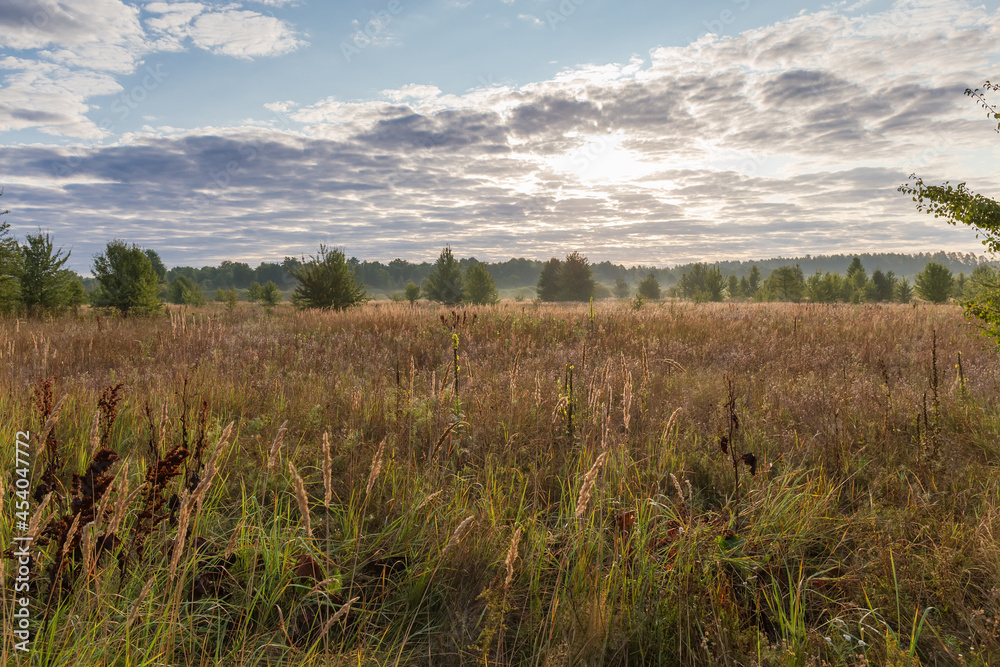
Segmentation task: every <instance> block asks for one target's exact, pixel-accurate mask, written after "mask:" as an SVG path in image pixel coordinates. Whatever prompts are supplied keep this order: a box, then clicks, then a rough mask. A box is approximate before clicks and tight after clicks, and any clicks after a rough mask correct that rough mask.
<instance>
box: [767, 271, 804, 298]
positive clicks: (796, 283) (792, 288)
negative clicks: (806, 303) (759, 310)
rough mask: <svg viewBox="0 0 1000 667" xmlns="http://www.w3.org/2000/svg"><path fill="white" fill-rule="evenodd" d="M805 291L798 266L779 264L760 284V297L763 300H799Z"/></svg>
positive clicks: (802, 277)
mask: <svg viewBox="0 0 1000 667" xmlns="http://www.w3.org/2000/svg"><path fill="white" fill-rule="evenodd" d="M805 291H806V281H805V277H804V276H803V275H802V269H801V268H800V267H798V266H795V267H792V266H779V267H778V268H776V269H775V270H774V271H771V273H770V275H768V276H767V280H765V281H764V282H763V284H761V286H760V297H761V298H762V299H763V300H764V301H792V302H799V301H801V300H802V297H803V296H805Z"/></svg>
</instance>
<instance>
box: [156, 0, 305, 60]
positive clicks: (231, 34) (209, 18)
mask: <svg viewBox="0 0 1000 667" xmlns="http://www.w3.org/2000/svg"><path fill="white" fill-rule="evenodd" d="M145 9H146V11H147V12H149V13H152V14H158V16H156V17H153V18H149V19H147V20H146V25H147V27H149V28H150V29H151V31H152V32H153V34H154V35H156V36H157V37H158V38H159V41H158V42H157V45H158V47H159V48H160V49H161V50H179V49H182V48H183V44H184V42H185V40H186V39H190V40H191V42H192V43H193V44H194V45H195V46H197V47H199V48H202V49H205V50H206V51H210V52H212V53H215V54H219V55H226V56H231V57H234V58H242V59H251V58H259V57H267V56H279V55H283V54H285V53H289V52H291V51H295V50H296V49H299V48H301V47H302V46H304V45H305V41H304V40H303V39H302V38H301V37H300V36H299V35H298V34H297V33H296V31H295V29H294V28H293V27H292V26H291V25H290V24H289V23H287V22H286V21H282V20H281V19H277V18H274V17H272V16H264V15H263V14H259V13H257V12H253V11H248V10H243V9H235V8H232V7H226V8H223V9H221V10H212V9H211V8H210V7H209V6H207V5H204V4H202V3H197V2H181V3H165V2H155V3H151V4H149V5H146V7H145Z"/></svg>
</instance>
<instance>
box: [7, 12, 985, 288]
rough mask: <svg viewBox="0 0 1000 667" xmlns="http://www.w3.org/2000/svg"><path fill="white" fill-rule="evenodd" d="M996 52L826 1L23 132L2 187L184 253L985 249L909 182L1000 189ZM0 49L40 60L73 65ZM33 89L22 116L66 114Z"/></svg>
mask: <svg viewBox="0 0 1000 667" xmlns="http://www.w3.org/2000/svg"><path fill="white" fill-rule="evenodd" d="M171 7H173V8H175V9H176V11H173V10H172V11H169V12H168V11H164V12H161V13H159V14H158V16H159V17H161V18H163V19H164V21H166V22H165V23H163V24H161V26H160V27H157V28H156V30H159V31H160V34H161V35H162V39H168V38H170V36H171V35H175V36H176V37H177V39H178V40H179V41H178V43H181V44H183V43H185V42H184V41H183V40H187V39H191V40H194V37H193V36H192V35H193V32H192V31H193V29H194V26H195V24H196V20H197V18H198V17H200V16H204V15H206V14H205V13H204V12H198V13H196V14H192V13H191V12H192V9H193V8H187V9H185V8H184V6H183V5H180V4H178V5H171ZM184 17H189V18H187V19H185V18H184ZM236 43H239V42H238V41H237V42H236ZM209 48H219V47H217V46H216V47H209ZM237 50H238V49H237ZM917 54H921V55H920V56H919V57H917ZM998 62H1000V13H997V12H992V13H991V12H989V11H987V10H986V9H984V8H981V7H975V6H973V5H971V4H968V3H965V2H952V1H946V2H941V3H925V4H920V3H914V2H906V3H905V4H903V3H899V4H897V5H895V6H894V8H892V9H890V10H888V11H887V12H881V13H869V14H860V13H859V14H852V13H850V11H848V10H843V11H838V10H834V9H829V10H823V11H820V12H815V13H812V14H802V15H800V16H797V17H795V18H793V19H790V20H788V21H784V22H781V23H777V24H774V25H771V26H765V27H762V28H757V29H754V30H750V31H746V32H744V33H742V34H739V35H736V36H733V37H719V36H715V35H709V36H706V37H703V38H701V39H699V40H698V41H696V42H694V43H693V44H690V45H688V46H685V47H663V48H654V49H652V50H651V51H650V52H649V56H648V57H647V58H646V59H644V60H643V59H639V58H635V59H632V60H631V61H629V62H628V63H613V64H606V65H586V66H580V67H575V68H569V69H566V70H563V71H562V72H560V73H559V74H558V75H556V76H554V77H552V78H551V79H549V80H546V81H538V82H535V83H532V84H529V85H525V86H522V87H519V88H514V87H509V86H485V87H482V88H479V89H476V90H472V91H469V92H467V93H465V94H462V95H453V94H448V93H446V92H444V91H442V90H441V89H439V88H438V87H436V86H433V85H428V84H425V83H421V82H416V83H413V84H411V85H407V86H404V87H401V88H399V89H394V90H385V91H382V92H381V93H380V94H379V95H378V97H377V98H376V99H369V100H357V101H344V100H338V99H335V98H327V99H324V100H320V101H318V102H315V103H312V104H300V103H296V102H295V101H291V100H285V101H275V102H272V103H270V104H268V105H267V109H268V110H269V111H271V112H273V113H279V114H284V115H285V117H286V118H287V119H288V120H289V121H293V122H294V123H296V125H295V127H296V128H299V127H301V129H297V130H294V131H293V130H291V129H289V127H291V123H290V124H288V125H282V126H281V127H276V126H267V125H265V124H259V125H258V126H256V127H248V126H242V127H231V128H201V129H199V130H188V131H183V130H173V129H170V130H166V129H160V130H155V131H154V130H149V131H147V132H144V133H141V134H136V135H131V136H128V137H122V138H120V140H119V142H118V143H117V144H116V145H114V146H107V147H95V148H89V149H81V148H79V147H77V148H73V147H48V146H20V147H7V148H4V149H0V159H2V160H3V163H4V164H5V165H9V170H10V171H9V173H12V174H17V178H16V179H13V180H11V181H10V182H8V183H6V184H5V185H6V186H7V190H6V194H5V196H4V204H5V207H7V208H11V209H12V210H14V213H13V214H12V215H11V216H10V217H11V218H12V220H11V222H12V224H14V226H15V231H17V233H19V234H21V233H24V231H25V230H27V231H30V230H31V229H33V228H34V227H35V226H36V225H38V224H44V225H46V226H47V227H48V228H51V229H52V231H53V232H54V233H56V234H57V237H58V238H59V239H60V242H62V243H66V244H68V245H73V247H74V248H79V249H80V254H82V256H83V257H84V258H86V257H87V256H89V255H88V253H91V254H92V252H96V250H97V249H99V248H100V246H101V245H103V243H105V242H106V240H107V239H108V238H111V237H113V236H119V237H125V238H128V239H129V240H132V241H136V242H139V243H140V244H144V245H149V246H152V247H156V248H157V249H160V250H161V252H162V254H163V256H164V259H165V260H166V261H167V262H168V264H169V263H184V264H200V263H207V262H217V261H219V260H221V259H226V258H230V259H238V258H239V259H244V260H247V261H258V260H263V259H268V260H274V259H280V257H281V256H283V255H285V254H288V255H298V254H301V253H303V252H310V251H312V250H314V249H315V246H316V245H317V244H318V243H319V242H321V241H322V242H329V243H334V244H336V245H342V246H346V247H347V249H348V252H349V253H350V254H354V255H357V256H359V257H370V258H379V259H391V258H393V257H396V256H402V257H407V258H411V259H432V258H433V257H434V256H435V255H436V253H437V252H438V251H439V250H440V246H441V245H442V244H443V243H444V242H445V241H447V242H450V243H451V244H452V246H453V247H454V248H455V249H456V252H458V253H459V254H462V255H475V256H477V257H480V258H483V259H486V258H490V259H505V258H508V257H510V256H529V257H540V258H545V257H549V256H561V255H563V254H565V252H567V251H568V250H571V249H576V248H579V249H582V250H584V251H585V252H586V253H587V254H588V256H589V257H590V258H591V259H592V260H595V261H600V260H603V259H611V260H616V261H625V262H629V263H645V264H660V265H663V264H672V263H681V262H687V261H694V260H712V259H724V258H745V259H750V258H756V257H765V256H776V255H786V256H791V255H796V254H803V253H806V252H810V253H813V254H819V253H829V252H850V251H856V250H857V249H858V248H859V247H861V248H865V249H884V250H893V251H923V250H936V249H939V248H943V249H947V250H973V249H977V248H978V247H979V246H978V243H977V242H976V240H975V239H974V235H973V234H972V233H971V232H970V231H969V230H966V229H956V228H954V227H950V226H948V225H944V224H942V223H941V222H940V221H935V220H934V219H933V218H929V217H927V216H924V215H919V214H917V213H916V212H915V211H914V209H913V206H912V202H910V201H909V199H908V198H907V197H905V196H902V195H900V194H899V193H898V192H896V190H895V188H896V186H897V185H898V184H899V183H901V182H903V181H905V180H906V177H907V175H908V174H910V173H911V172H919V173H920V174H921V175H924V176H925V178H927V179H928V180H929V181H935V180H944V179H946V178H952V179H953V180H955V179H961V180H967V181H968V182H969V185H970V187H972V188H973V189H974V190H977V191H983V192H987V193H989V192H993V193H1000V179H998V177H997V174H996V173H995V170H991V169H990V167H991V166H992V165H995V164H996V163H997V160H998V158H1000V142H996V141H994V140H993V139H992V138H991V137H992V136H993V135H991V133H990V130H991V129H992V127H991V126H990V125H989V124H988V123H983V122H982V118H981V117H980V115H979V112H978V108H977V107H975V106H974V105H973V104H972V103H971V101H970V100H968V99H967V98H965V97H964V96H963V95H962V91H963V90H964V88H965V86H967V85H970V84H972V85H975V84H976V83H977V82H978V78H977V77H982V74H981V72H985V71H988V70H989V67H990V66H991V65H995V64H996V63H998ZM0 67H3V68H6V71H10V72H12V73H14V75H16V76H20V77H24V78H25V79H31V78H32V77H52V76H54V74H53V71H50V70H46V69H45V68H46V67H49V68H53V67H56V65H53V64H51V63H48V64H38V63H31V62H26V61H22V60H18V59H16V58H6V59H3V60H0ZM66 85H67V86H69V85H72V86H74V87H75V88H76V89H78V90H81V91H83V90H90V89H100V87H101V86H102V85H104V86H108V85H111V83H109V80H105V79H100V78H95V79H92V80H89V81H75V82H71V83H67V84H66ZM87 86H90V88H87ZM81 94H82V93H81ZM0 99H3V100H5V102H6V100H7V99H8V98H7V97H3V98H0ZM18 110H20V113H22V115H23V114H25V113H27V110H26V107H18ZM34 111H35V112H36V113H37V114H39V115H37V116H35V117H31V118H24V119H23V121H21V122H25V123H30V122H49V123H53V124H58V123H61V122H63V120H64V119H62V118H60V117H55V116H53V117H51V118H49V117H45V116H43V115H41V114H43V113H45V112H46V111H47V112H49V113H56V112H55V111H53V110H52V109H51V108H47V107H45V106H42V105H37V106H36V107H34ZM3 113H5V112H4V111H3V109H2V107H0V114H3ZM7 113H8V115H9V117H11V118H14V117H15V116H14V113H13V112H7ZM71 115H72V114H70V116H71ZM10 122H13V121H10ZM66 122H69V121H66ZM297 124H301V126H300V125H297ZM178 211H181V213H178ZM82 229H87V230H89V231H87V232H86V233H82V232H81V231H80V230H82ZM75 257H76V254H74V258H75ZM80 268H82V269H86V265H85V264H84V265H83V266H82V267H80Z"/></svg>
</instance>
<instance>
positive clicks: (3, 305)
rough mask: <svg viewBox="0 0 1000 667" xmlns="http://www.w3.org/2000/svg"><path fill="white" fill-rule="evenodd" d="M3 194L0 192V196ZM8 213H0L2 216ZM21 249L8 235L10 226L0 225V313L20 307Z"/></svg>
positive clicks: (6, 224) (3, 223)
mask: <svg viewBox="0 0 1000 667" xmlns="http://www.w3.org/2000/svg"><path fill="white" fill-rule="evenodd" d="M2 194H3V192H2V191H0V195H2ZM6 213H8V211H0V215H4V214H6ZM21 263H22V262H21V248H20V247H19V246H18V244H17V239H15V238H14V237H13V236H12V235H11V234H10V224H8V223H6V222H2V223H0V312H2V313H9V312H12V311H14V310H17V309H18V307H19V306H20V305H21V274H22V273H23V270H22V267H21Z"/></svg>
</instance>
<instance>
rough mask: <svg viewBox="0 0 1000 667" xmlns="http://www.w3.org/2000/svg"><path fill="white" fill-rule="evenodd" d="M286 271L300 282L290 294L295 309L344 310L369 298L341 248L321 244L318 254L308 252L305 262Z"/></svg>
mask: <svg viewBox="0 0 1000 667" xmlns="http://www.w3.org/2000/svg"><path fill="white" fill-rule="evenodd" d="M289 273H291V274H292V277H293V278H295V279H296V280H297V281H299V284H298V287H296V288H295V291H294V292H293V293H292V303H294V304H295V305H296V306H297V307H298V308H302V309H305V308H321V309H323V310H344V309H345V308H350V307H351V306H356V305H358V304H362V303H364V302H365V301H367V300H368V295H367V294H366V293H365V289H364V286H363V285H360V284H358V281H357V279H356V278H355V277H354V272H353V271H352V270H351V267H349V266H348V265H347V260H346V259H345V257H344V251H343V250H341V249H337V248H328V247H326V246H325V245H323V244H322V243H321V244H320V246H319V253H318V254H316V255H311V256H310V257H309V261H308V262H306V261H303V262H302V264H301V265H300V266H298V267H296V268H293V269H290V270H289Z"/></svg>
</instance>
